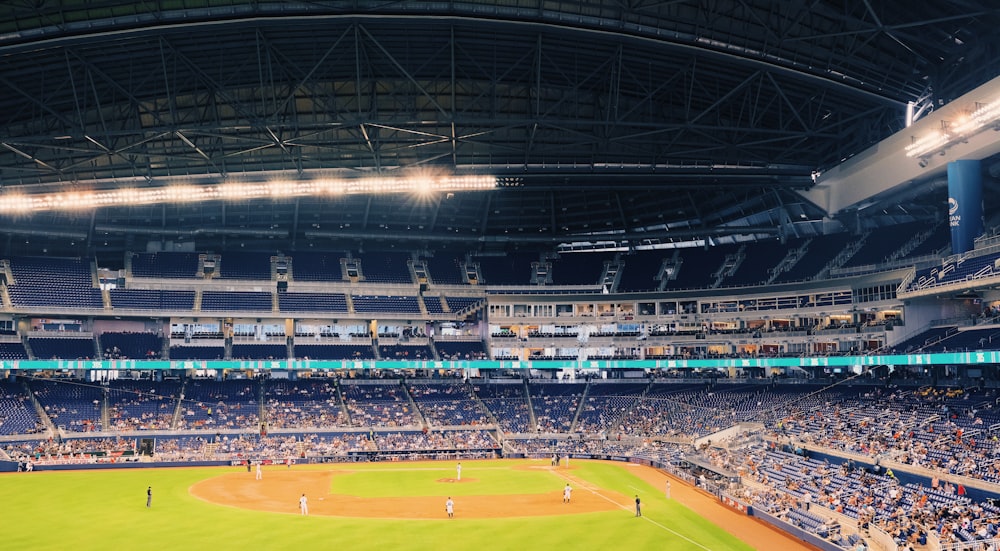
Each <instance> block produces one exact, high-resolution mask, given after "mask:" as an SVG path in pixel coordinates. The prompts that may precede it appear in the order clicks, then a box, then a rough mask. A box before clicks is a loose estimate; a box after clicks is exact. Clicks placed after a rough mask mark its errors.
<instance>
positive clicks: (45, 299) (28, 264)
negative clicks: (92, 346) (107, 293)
mask: <svg viewBox="0 0 1000 551" xmlns="http://www.w3.org/2000/svg"><path fill="white" fill-rule="evenodd" d="M10 271H11V275H13V276H14V281H13V282H8V283H7V290H8V292H9V293H10V302H11V305H13V306H14V307H15V308H23V307H37V306H54V307H61V308H73V309H96V310H103V309H104V299H103V298H102V297H101V290H100V289H98V288H97V286H96V285H95V284H94V275H93V273H92V271H91V267H90V262H89V261H87V260H83V259H79V258H32V257H15V258H11V259H10Z"/></svg>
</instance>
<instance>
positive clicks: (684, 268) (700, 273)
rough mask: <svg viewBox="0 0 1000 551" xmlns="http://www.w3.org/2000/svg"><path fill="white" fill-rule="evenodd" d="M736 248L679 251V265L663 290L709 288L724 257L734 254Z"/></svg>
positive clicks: (692, 248) (723, 247)
mask: <svg viewBox="0 0 1000 551" xmlns="http://www.w3.org/2000/svg"><path fill="white" fill-rule="evenodd" d="M735 252H736V248H734V247H730V246H722V247H710V248H709V249H707V250H706V249H704V248H703V247H689V248H686V249H681V250H680V258H681V261H682V262H681V264H680V269H679V270H677V276H676V277H675V278H674V279H668V280H667V281H666V283H665V287H664V288H665V289H702V288H706V287H709V286H710V285H711V284H712V283H713V280H714V277H713V274H714V273H716V272H717V271H719V268H721V267H722V263H723V261H724V260H725V259H726V255H728V254H731V253H735Z"/></svg>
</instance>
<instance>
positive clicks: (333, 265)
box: [291, 252, 347, 281]
mask: <svg viewBox="0 0 1000 551" xmlns="http://www.w3.org/2000/svg"><path fill="white" fill-rule="evenodd" d="M346 256H347V254H346V253H343V252H326V253H313V252H296V253H294V254H292V255H291V259H292V279H293V280H295V281H343V279H344V272H343V269H342V267H341V265H340V259H341V258H344V257H346Z"/></svg>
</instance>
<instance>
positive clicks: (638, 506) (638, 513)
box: [635, 496, 642, 517]
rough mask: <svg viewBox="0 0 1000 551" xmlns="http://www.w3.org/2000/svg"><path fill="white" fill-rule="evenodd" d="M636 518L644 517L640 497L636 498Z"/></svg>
mask: <svg viewBox="0 0 1000 551" xmlns="http://www.w3.org/2000/svg"><path fill="white" fill-rule="evenodd" d="M635 516H637V517H641V516H642V503H641V502H640V501H639V496H635Z"/></svg>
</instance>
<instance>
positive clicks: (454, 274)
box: [424, 252, 465, 285]
mask: <svg viewBox="0 0 1000 551" xmlns="http://www.w3.org/2000/svg"><path fill="white" fill-rule="evenodd" d="M424 260H425V261H426V262H427V273H428V274H429V275H430V278H431V282H432V283H434V284H436V285H461V284H463V283H465V279H464V278H463V277H462V265H461V261H462V257H461V256H455V255H452V254H449V253H444V252H438V253H437V254H435V255H434V256H428V257H425V258H424Z"/></svg>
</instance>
